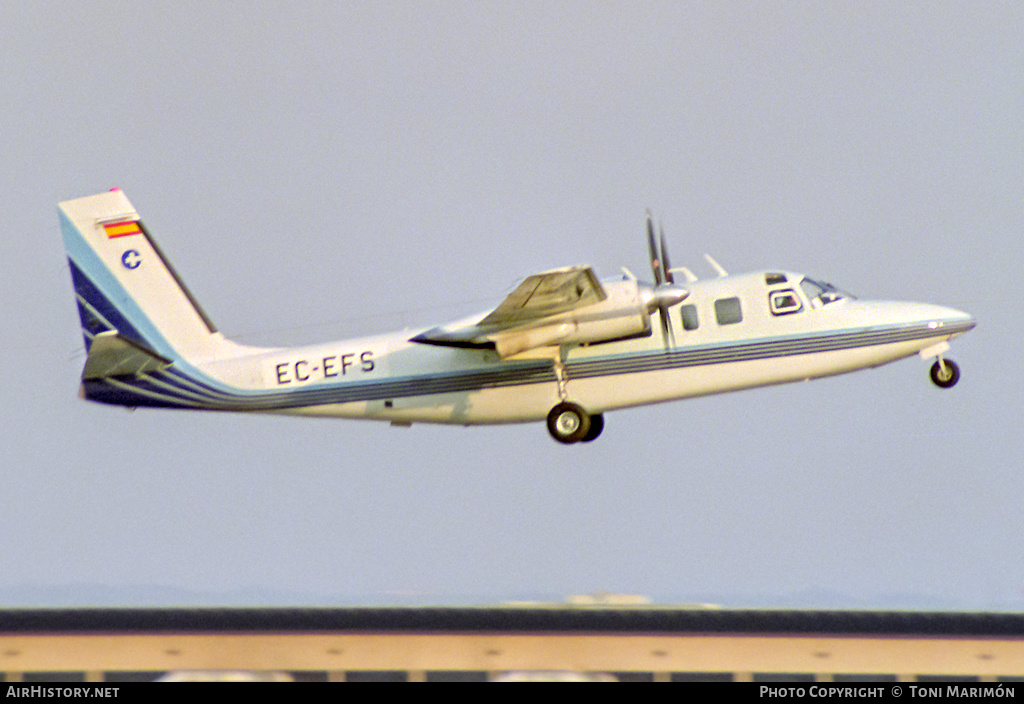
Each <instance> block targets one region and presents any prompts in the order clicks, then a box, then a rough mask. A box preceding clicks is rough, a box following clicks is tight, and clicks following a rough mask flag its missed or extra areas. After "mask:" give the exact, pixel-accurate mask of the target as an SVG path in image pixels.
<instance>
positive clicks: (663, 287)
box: [644, 210, 690, 346]
mask: <svg viewBox="0 0 1024 704" xmlns="http://www.w3.org/2000/svg"><path fill="white" fill-rule="evenodd" d="M658 233H659V237H658V238H657V239H655V237H654V219H653V218H652V217H651V211H649V210H648V211H647V247H648V250H649V251H650V255H651V271H653V272H654V286H653V287H652V288H651V289H650V291H649V292H645V293H646V294H647V295H645V297H644V298H645V300H646V303H647V312H648V313H653V312H654V311H655V310H658V311H659V312H660V313H661V335H662V338H663V339H664V341H665V345H666V346H668V342H669V337H670V336H671V337H672V342H673V344H675V335H674V333H673V332H672V325H671V323H670V321H669V317H668V309H669V307H670V306H674V305H675V304H676V303H679V302H680V301H682V300H683V299H684V298H686V297H687V296H688V295H690V292H689V291H687V290H686V289H685V288H683V287H681V286H676V285H675V277H673V276H672V271H671V268H670V266H669V262H668V247H667V246H666V245H665V231H664V230H663V229H662V228H661V226H660V225H659V226H658ZM659 244H660V247H659Z"/></svg>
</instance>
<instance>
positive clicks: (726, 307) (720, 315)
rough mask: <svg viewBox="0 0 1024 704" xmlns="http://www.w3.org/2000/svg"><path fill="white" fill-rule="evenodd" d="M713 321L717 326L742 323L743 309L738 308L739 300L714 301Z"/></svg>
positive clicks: (734, 298)
mask: <svg viewBox="0 0 1024 704" xmlns="http://www.w3.org/2000/svg"><path fill="white" fill-rule="evenodd" d="M715 319H716V320H718V324H719V325H733V324H734V323H740V322H743V309H742V308H741V307H740V299H739V298H736V297H735V296H734V297H732V298H720V299H718V300H717V301H715Z"/></svg>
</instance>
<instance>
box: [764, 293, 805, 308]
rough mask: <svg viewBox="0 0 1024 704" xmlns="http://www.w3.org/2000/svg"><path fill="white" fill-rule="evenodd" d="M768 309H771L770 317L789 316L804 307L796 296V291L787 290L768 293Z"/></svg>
mask: <svg viewBox="0 0 1024 704" xmlns="http://www.w3.org/2000/svg"><path fill="white" fill-rule="evenodd" d="M768 307H769V308H770V309H771V311H772V315H789V314H790V313H799V312H800V311H801V310H802V309H803V307H804V306H803V304H802V303H801V302H800V298H799V297H798V296H797V295H796V291H794V290H792V289H788V288H787V289H785V290H783V291H772V292H771V293H769V294H768Z"/></svg>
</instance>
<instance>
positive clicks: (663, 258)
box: [658, 223, 676, 284]
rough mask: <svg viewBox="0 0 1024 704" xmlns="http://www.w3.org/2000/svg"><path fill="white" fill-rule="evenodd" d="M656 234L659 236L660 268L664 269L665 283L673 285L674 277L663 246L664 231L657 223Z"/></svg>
mask: <svg viewBox="0 0 1024 704" xmlns="http://www.w3.org/2000/svg"><path fill="white" fill-rule="evenodd" d="M658 233H659V234H660V235H661V266H662V267H664V269H665V281H666V282H668V283H670V284H674V283H675V282H676V280H675V277H674V276H672V265H671V264H669V263H668V247H667V246H666V245H665V230H664V229H663V228H662V227H661V223H658Z"/></svg>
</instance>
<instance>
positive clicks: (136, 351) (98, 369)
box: [82, 330, 171, 379]
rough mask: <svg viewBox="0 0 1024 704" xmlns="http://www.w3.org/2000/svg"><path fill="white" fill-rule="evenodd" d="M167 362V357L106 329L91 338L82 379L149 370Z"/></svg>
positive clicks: (158, 369) (165, 364)
mask: <svg viewBox="0 0 1024 704" xmlns="http://www.w3.org/2000/svg"><path fill="white" fill-rule="evenodd" d="M170 364H171V361H170V360H169V359H166V358H164V357H161V356H160V355H158V354H157V353H156V352H153V351H152V350H148V349H146V348H145V347H142V346H141V345H139V344H137V343H135V342H132V341H131V340H127V339H125V338H123V337H121V336H120V335H119V334H118V333H117V331H116V330H107V331H105V332H101V333H100V334H98V335H96V337H94V338H93V341H92V345H91V346H90V347H89V356H88V357H86V359H85V369H83V370H82V379H102V378H105V377H111V376H125V375H139V374H145V373H151V372H156V371H160V370H161V369H165V368H167V367H168V366H170Z"/></svg>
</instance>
